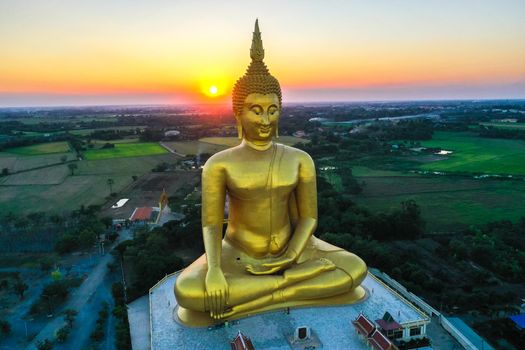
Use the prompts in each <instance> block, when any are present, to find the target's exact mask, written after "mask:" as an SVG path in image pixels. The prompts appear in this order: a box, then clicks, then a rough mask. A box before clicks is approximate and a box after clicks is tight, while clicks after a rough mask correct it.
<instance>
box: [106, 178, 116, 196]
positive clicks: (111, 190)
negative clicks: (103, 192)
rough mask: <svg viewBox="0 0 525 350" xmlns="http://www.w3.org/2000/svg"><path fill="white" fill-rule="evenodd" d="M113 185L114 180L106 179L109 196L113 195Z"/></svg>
mask: <svg viewBox="0 0 525 350" xmlns="http://www.w3.org/2000/svg"><path fill="white" fill-rule="evenodd" d="M114 183H115V180H113V179H108V180H107V184H108V186H109V194H112V193H113V184H114Z"/></svg>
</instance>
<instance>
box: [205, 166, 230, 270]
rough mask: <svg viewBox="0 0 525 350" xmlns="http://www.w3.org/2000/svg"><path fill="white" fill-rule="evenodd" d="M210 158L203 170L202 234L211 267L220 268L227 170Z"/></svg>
mask: <svg viewBox="0 0 525 350" xmlns="http://www.w3.org/2000/svg"><path fill="white" fill-rule="evenodd" d="M214 160H215V158H214V157H212V158H210V159H209V160H208V161H207V162H206V164H205V165H204V168H203V170H202V236H203V240H204V249H205V250H206V258H207V260H208V267H209V268H220V266H221V252H222V226H223V222H224V201H225V197H226V180H225V170H224V168H223V166H222V164H220V163H218V162H216V161H214Z"/></svg>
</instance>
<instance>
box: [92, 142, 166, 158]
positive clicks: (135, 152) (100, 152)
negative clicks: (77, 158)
mask: <svg viewBox="0 0 525 350" xmlns="http://www.w3.org/2000/svg"><path fill="white" fill-rule="evenodd" d="M167 152H168V151H167V150H166V149H165V148H164V147H162V146H161V145H159V144H158V143H155V142H137V143H117V144H115V147H114V148H105V149H90V150H87V151H85V152H84V157H85V159H87V160H99V159H111V158H123V157H141V156H152V155H159V154H165V153H167Z"/></svg>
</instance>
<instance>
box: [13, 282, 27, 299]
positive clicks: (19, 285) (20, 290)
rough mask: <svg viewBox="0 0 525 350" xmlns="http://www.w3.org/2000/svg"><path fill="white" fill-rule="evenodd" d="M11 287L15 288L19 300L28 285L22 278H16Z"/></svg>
mask: <svg viewBox="0 0 525 350" xmlns="http://www.w3.org/2000/svg"><path fill="white" fill-rule="evenodd" d="M13 288H14V289H15V292H16V294H18V296H19V297H20V300H21V299H24V293H25V292H26V290H27V289H28V288H29V286H28V285H27V284H25V283H24V282H23V281H22V280H20V279H18V280H17V281H16V282H15V285H14V286H13Z"/></svg>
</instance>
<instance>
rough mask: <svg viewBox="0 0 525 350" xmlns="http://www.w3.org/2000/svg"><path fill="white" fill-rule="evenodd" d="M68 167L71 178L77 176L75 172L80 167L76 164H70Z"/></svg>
mask: <svg viewBox="0 0 525 350" xmlns="http://www.w3.org/2000/svg"><path fill="white" fill-rule="evenodd" d="M67 167H68V168H69V171H71V176H73V175H75V170H76V169H77V168H78V165H76V164H75V163H70V164H68V165H67Z"/></svg>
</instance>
